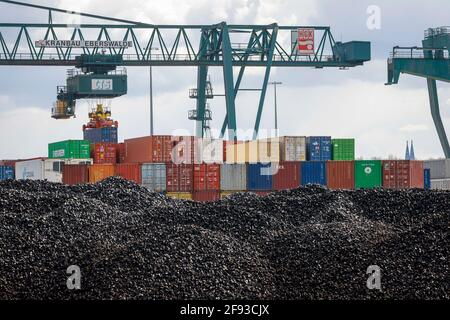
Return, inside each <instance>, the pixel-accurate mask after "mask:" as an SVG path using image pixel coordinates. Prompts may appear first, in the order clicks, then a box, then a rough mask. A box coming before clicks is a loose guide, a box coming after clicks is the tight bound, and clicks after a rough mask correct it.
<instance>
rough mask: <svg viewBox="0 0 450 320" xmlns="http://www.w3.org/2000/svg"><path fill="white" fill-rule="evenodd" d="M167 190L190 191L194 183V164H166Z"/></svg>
mask: <svg viewBox="0 0 450 320" xmlns="http://www.w3.org/2000/svg"><path fill="white" fill-rule="evenodd" d="M166 179H167V180H166V181H167V183H166V188H167V192H192V191H193V188H194V185H193V179H194V165H192V164H173V163H167V164H166Z"/></svg>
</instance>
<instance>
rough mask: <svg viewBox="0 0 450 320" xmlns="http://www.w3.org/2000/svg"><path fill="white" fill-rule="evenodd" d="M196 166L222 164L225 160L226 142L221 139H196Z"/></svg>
mask: <svg viewBox="0 0 450 320" xmlns="http://www.w3.org/2000/svg"><path fill="white" fill-rule="evenodd" d="M194 145H195V154H194V163H195V164H201V163H206V164H212V163H216V164H221V163H223V160H224V141H223V140H221V139H205V138H203V139H201V138H195V140H194Z"/></svg>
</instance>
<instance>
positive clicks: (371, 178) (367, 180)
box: [355, 160, 383, 189]
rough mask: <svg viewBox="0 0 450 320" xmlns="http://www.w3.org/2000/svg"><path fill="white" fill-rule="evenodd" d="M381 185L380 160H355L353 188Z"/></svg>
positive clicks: (368, 187) (377, 186)
mask: <svg viewBox="0 0 450 320" xmlns="http://www.w3.org/2000/svg"><path fill="white" fill-rule="evenodd" d="M382 185H383V174H382V163H381V160H357V161H355V188H356V189H372V188H379V187H381V186H382Z"/></svg>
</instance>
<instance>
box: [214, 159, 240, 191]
mask: <svg viewBox="0 0 450 320" xmlns="http://www.w3.org/2000/svg"><path fill="white" fill-rule="evenodd" d="M220 189H221V190H223V191H224V192H225V193H227V192H235V191H238V192H239V191H244V190H246V189H247V165H245V164H223V165H221V167H220Z"/></svg>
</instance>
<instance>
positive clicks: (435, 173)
mask: <svg viewBox="0 0 450 320" xmlns="http://www.w3.org/2000/svg"><path fill="white" fill-rule="evenodd" d="M424 167H425V169H430V174H431V180H434V179H450V159H440V160H428V161H425V162H424Z"/></svg>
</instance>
